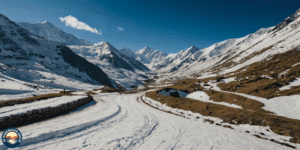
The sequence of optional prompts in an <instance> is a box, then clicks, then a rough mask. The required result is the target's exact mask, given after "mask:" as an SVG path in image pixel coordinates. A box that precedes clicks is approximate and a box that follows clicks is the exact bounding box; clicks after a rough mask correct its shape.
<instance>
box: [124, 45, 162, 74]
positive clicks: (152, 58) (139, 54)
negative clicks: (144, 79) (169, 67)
mask: <svg viewBox="0 0 300 150" xmlns="http://www.w3.org/2000/svg"><path fill="white" fill-rule="evenodd" d="M120 52H121V53H123V54H124V55H126V56H128V57H131V58H134V59H136V60H138V61H140V62H141V63H143V64H144V65H145V66H147V67H148V68H149V69H152V67H153V66H154V65H157V63H159V62H161V61H162V60H163V58H165V57H166V56H167V54H166V53H165V52H162V51H159V50H153V49H152V48H150V47H145V48H143V49H140V50H137V51H132V50H130V49H128V48H124V49H121V50H120Z"/></svg>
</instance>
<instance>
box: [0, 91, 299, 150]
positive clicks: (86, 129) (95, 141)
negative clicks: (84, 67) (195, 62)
mask: <svg viewBox="0 0 300 150" xmlns="http://www.w3.org/2000/svg"><path fill="white" fill-rule="evenodd" d="M142 95H144V93H138V94H118V93H101V94H98V95H94V96H93V97H94V99H95V100H96V101H97V103H96V104H93V105H91V106H89V107H86V108H84V109H82V110H80V111H75V112H73V113H69V114H67V115H63V116H60V117H56V118H53V119H49V120H46V121H43V122H39V123H34V124H31V125H27V126H22V127H19V128H18V129H19V130H20V131H21V132H22V134H23V142H22V143H21V145H20V147H19V148H17V149H24V150H25V149H37V150H43V149H51V150H54V149H56V150H65V149H87V150H91V149H93V150H108V149H111V150H113V149H138V150H154V149H157V150H160V149H174V150H175V149H178V150H186V149H194V150H200V149H215V150H221V149H226V150H228V149H238V150H241V149H253V150H257V149H264V150H267V149H270V150H282V149H291V148H289V147H286V146H283V145H280V144H277V143H273V142H271V141H268V140H263V139H259V138H256V137H254V136H252V135H250V134H247V133H245V132H239V131H236V130H232V129H229V128H224V127H222V126H216V125H211V124H210V123H208V122H204V121H203V120H202V119H197V118H196V116H193V115H192V116H190V117H189V118H187V117H186V118H183V117H181V116H178V115H174V114H171V113H166V112H164V111H161V110H157V109H155V108H153V107H150V106H149V105H148V104H146V103H144V102H143V101H141V99H140V97H141V96H142ZM0 134H2V132H1V133H0ZM297 146H298V145H297ZM0 149H1V150H2V149H3V150H4V149H6V147H5V146H4V145H2V143H0Z"/></svg>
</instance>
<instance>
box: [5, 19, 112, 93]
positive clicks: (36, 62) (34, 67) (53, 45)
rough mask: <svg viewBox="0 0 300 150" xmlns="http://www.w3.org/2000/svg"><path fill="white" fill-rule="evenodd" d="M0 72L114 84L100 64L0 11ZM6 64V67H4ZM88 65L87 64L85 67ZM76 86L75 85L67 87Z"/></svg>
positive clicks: (21, 77) (45, 81) (46, 81)
mask: <svg viewBox="0 0 300 150" xmlns="http://www.w3.org/2000/svg"><path fill="white" fill-rule="evenodd" d="M0 36H1V39H0V63H1V64H2V65H1V66H2V67H1V74H3V75H6V76H10V77H13V78H16V79H19V80H23V81H26V82H33V80H39V81H38V82H39V83H40V84H42V85H52V86H54V87H57V86H58V84H60V86H61V87H62V88H68V87H64V85H63V83H51V82H50V81H49V79H48V77H47V76H46V74H48V73H50V74H52V75H53V74H56V75H59V76H64V77H67V78H69V79H75V80H78V81H83V82H86V83H91V84H95V85H106V86H110V87H117V84H116V83H115V82H114V81H113V80H111V79H110V78H109V77H108V76H107V75H106V74H105V73H104V72H103V71H102V70H101V69H100V68H99V67H97V66H95V65H94V64H92V63H90V62H88V61H87V60H86V59H84V58H82V57H80V56H78V55H77V54H75V53H74V52H72V51H71V50H70V49H69V48H68V47H66V46H64V45H61V44H59V43H57V42H52V41H48V40H46V39H44V38H41V37H39V36H36V35H34V34H32V33H30V32H29V31H28V30H26V29H24V28H22V27H20V26H19V25H17V24H16V23H14V22H13V21H10V20H9V19H8V18H7V17H5V16H4V15H2V14H0ZM4 66H5V67H4ZM86 66H88V67H86ZM69 88H76V87H69Z"/></svg>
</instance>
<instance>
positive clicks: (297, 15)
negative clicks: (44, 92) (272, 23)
mask: <svg viewBox="0 0 300 150" xmlns="http://www.w3.org/2000/svg"><path fill="white" fill-rule="evenodd" d="M298 18H300V9H298V10H297V11H296V12H295V13H294V14H292V15H291V16H289V17H287V18H286V19H284V20H283V21H282V22H281V23H279V24H278V25H277V26H276V27H275V28H274V29H273V30H272V31H278V30H280V29H282V28H284V27H286V26H287V25H288V24H290V23H292V22H293V21H295V20H297V19H298Z"/></svg>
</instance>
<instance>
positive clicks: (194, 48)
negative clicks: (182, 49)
mask: <svg viewBox="0 0 300 150" xmlns="http://www.w3.org/2000/svg"><path fill="white" fill-rule="evenodd" d="M198 50H199V48H198V47H196V46H194V45H193V46H191V47H190V48H188V49H187V51H192V52H196V51H198Z"/></svg>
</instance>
